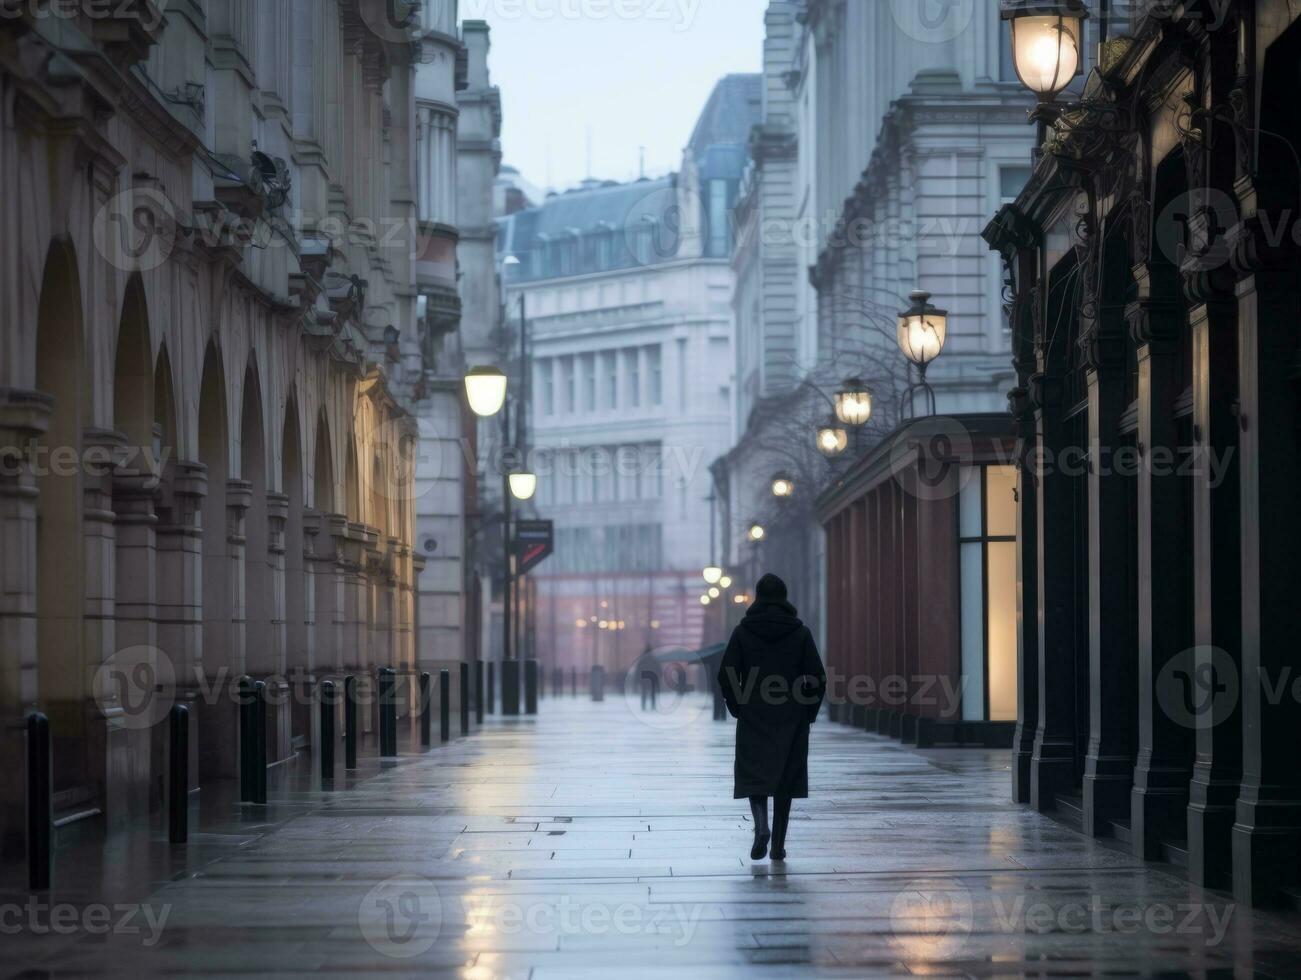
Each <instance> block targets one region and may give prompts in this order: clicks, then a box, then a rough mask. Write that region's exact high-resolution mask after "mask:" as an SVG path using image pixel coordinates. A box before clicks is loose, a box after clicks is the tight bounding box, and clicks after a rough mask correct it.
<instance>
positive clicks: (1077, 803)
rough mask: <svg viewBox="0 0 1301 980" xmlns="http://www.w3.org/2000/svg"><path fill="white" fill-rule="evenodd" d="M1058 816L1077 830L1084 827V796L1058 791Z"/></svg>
mask: <svg viewBox="0 0 1301 980" xmlns="http://www.w3.org/2000/svg"><path fill="white" fill-rule="evenodd" d="M1056 803H1057V817H1058V819H1060V820H1061V821H1062V822H1063V823H1066V824H1069V825H1070V826H1072V827H1074V828H1075V829H1076V830H1083V829H1084V798H1083V797H1082V796H1080V795H1079V794H1078V793H1058V794H1057V796H1056Z"/></svg>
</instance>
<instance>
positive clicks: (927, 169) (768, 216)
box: [715, 0, 1033, 621]
mask: <svg viewBox="0 0 1301 980" xmlns="http://www.w3.org/2000/svg"><path fill="white" fill-rule="evenodd" d="M1007 49H1008V45H1007V44H1006V42H1005V39H1004V37H1003V32H1002V30H1001V27H1000V24H999V20H998V10H997V5H993V4H985V3H953V4H927V3H857V2H854V0H773V2H772V3H771V4H769V7H768V11H767V33H766V39H765V45H764V77H765V84H764V94H765V104H764V119H763V122H762V124H761V125H760V126H759V127H758V128H757V129H756V130H755V132H754V134H753V136H752V138H751V160H752V162H751V165H750V169H749V172H748V174H747V181H746V187H745V193H744V194H743V195H742V201H741V205H740V207H739V209H738V215H737V223H738V226H739V228H740V229H741V232H740V234H739V236H738V237H739V245H738V249H737V252H736V255H735V257H734V263H735V267H736V278H737V290H736V294H735V299H734V307H735V315H736V321H737V348H736V349H737V364H736V371H737V377H736V398H737V425H738V430H737V433H736V438H735V445H734V448H733V449H732V451H731V452H730V453H729V454H728V456H727V457H726V458H725V459H723V460H721V461H720V462H719V464H718V465H717V466H716V467H715V472H716V474H717V478H718V480H719V482H720V485H724V493H723V497H724V499H725V500H726V504H727V507H728V520H727V524H726V529H727V534H728V535H729V551H728V556H729V561H731V562H733V563H734V564H735V565H736V566H737V567H750V566H754V567H756V568H757V567H758V565H759V564H762V565H763V566H764V567H771V568H773V569H774V570H779V572H780V573H782V574H785V575H787V576H789V577H790V578H791V579H792V580H793V584H795V586H796V589H797V591H798V592H799V593H800V594H801V595H802V596H803V597H804V604H805V606H806V607H807V609H808V613H809V616H810V619H811V620H813V621H820V618H821V617H819V616H818V606H819V605H820V603H821V602H822V601H823V599H822V596H823V592H824V590H823V588H822V584H823V583H822V581H821V579H822V575H823V571H822V570H823V569H824V568H825V551H824V545H823V540H822V534H821V529H820V526H819V522H818V520H817V517H816V512H817V507H816V505H815V504H814V500H815V498H816V497H817V495H818V493H819V492H820V491H821V490H822V489H824V488H826V487H828V486H830V485H833V484H834V483H835V481H836V480H837V479H839V477H840V476H841V475H843V472H844V470H845V468H846V467H847V466H849V465H852V461H853V460H854V459H857V458H861V456H862V454H863V453H865V452H867V451H868V450H870V449H871V447H872V446H873V445H875V444H876V443H878V442H879V441H880V440H881V439H882V438H884V437H885V436H886V435H887V434H888V433H890V432H891V431H892V430H893V429H894V428H895V427H896V425H897V424H898V423H899V422H900V421H901V419H903V418H904V417H906V416H907V415H909V414H911V411H910V409H909V408H908V406H907V404H906V403H905V395H906V393H907V391H908V389H909V385H910V383H911V382H912V381H914V380H916V377H915V374H910V371H909V365H908V363H907V362H906V361H905V359H904V358H903V356H902V354H901V353H900V351H899V349H898V346H897V344H896V340H895V323H896V317H897V314H898V313H899V311H901V310H903V309H905V308H906V307H907V306H908V305H909V299H908V297H909V294H910V293H911V292H912V291H913V290H916V289H924V290H927V291H929V292H930V293H932V294H933V300H932V301H933V302H934V303H935V304H936V305H937V306H940V307H942V308H944V309H947V310H948V311H949V313H950V316H949V337H948V343H947V345H946V347H945V349H944V353H943V354H942V355H941V357H940V358H939V360H938V361H936V362H935V363H934V364H933V365H931V367H930V371H929V373H928V376H927V377H928V380H929V381H930V383H931V385H932V387H933V388H934V391H935V396H936V405H935V407H936V410H937V411H938V412H939V413H940V414H944V415H951V414H962V413H987V412H996V411H1003V410H1005V408H1006V401H1005V392H1006V390H1007V388H1008V387H1009V385H1010V384H1011V382H1012V375H1011V372H1010V370H1009V369H1008V363H1007V362H1008V352H1009V350H1010V346H1009V345H1010V333H1009V332H1008V329H1007V321H1006V318H1005V317H1004V315H1003V311H1002V306H1001V288H1002V283H1001V273H1000V270H999V267H998V265H997V263H996V262H993V261H991V260H990V257H989V255H988V254H987V253H986V249H985V247H984V243H983V242H982V241H981V238H980V233H981V231H982V229H983V228H984V225H985V222H986V220H987V217H988V215H989V214H991V213H992V212H993V211H994V210H996V209H997V208H998V206H999V205H1000V204H1001V203H1002V202H1003V200H1005V199H1006V198H1007V197H1008V195H1009V194H1015V192H1016V191H1017V190H1019V189H1020V186H1021V185H1022V184H1023V183H1024V181H1025V180H1026V179H1027V178H1028V176H1029V173H1030V168H1029V164H1028V163H1027V155H1028V153H1029V150H1030V147H1031V144H1032V142H1033V139H1032V134H1031V133H1029V132H1027V130H1026V128H1025V125H1024V121H1025V113H1026V110H1027V109H1028V108H1029V107H1030V105H1031V104H1032V103H1031V100H1030V99H1029V98H1028V97H1027V95H1026V94H1025V93H1024V92H1023V91H1022V89H1021V87H1020V85H1019V83H1018V81H1017V79H1016V75H1015V73H1014V71H1013V70H1012V66H1011V62H1010V58H1009V57H1008V50H1007ZM849 378H858V379H860V380H861V381H863V382H864V383H865V384H866V385H867V387H868V388H869V389H870V390H871V391H872V393H873V396H874V414H873V417H872V419H871V421H870V422H869V423H868V424H867V426H866V427H864V429H863V430H861V431H859V432H857V433H852V432H851V433H850V438H851V442H850V445H849V449H848V451H847V452H846V453H845V454H844V456H842V457H841V458H840V459H838V460H833V461H832V462H831V463H828V461H827V460H825V459H824V458H822V456H821V455H820V454H819V453H818V452H817V450H816V448H815V444H814V437H815V433H816V430H817V428H818V426H819V425H820V424H822V423H824V422H825V421H826V420H827V418H828V416H829V414H830V412H831V407H832V406H831V402H830V399H831V396H832V395H833V394H834V393H835V391H836V390H837V389H838V388H839V387H840V386H841V384H842V382H844V381H845V380H846V379H849ZM918 404H919V407H920V400H919V403H918ZM925 411H926V408H924V407H920V412H921V413H923V414H924V413H925ZM776 472H786V473H788V474H789V475H791V476H793V477H795V479H796V482H797V493H796V495H795V496H794V497H792V498H789V499H786V500H782V501H776V500H774V499H773V498H772V496H771V494H770V492H769V487H770V484H771V478H772V476H773V474H774V473H776ZM756 521H757V522H759V523H761V524H763V525H764V526H765V527H766V528H767V529H768V530H769V532H770V533H769V534H768V535H767V536H766V538H765V540H764V543H763V544H762V545H760V546H758V547H755V546H753V545H752V544H751V542H749V541H748V540H747V539H746V536H745V533H744V532H745V529H746V528H747V527H749V526H750V525H751V524H752V523H754V522H756Z"/></svg>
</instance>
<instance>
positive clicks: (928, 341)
mask: <svg viewBox="0 0 1301 980" xmlns="http://www.w3.org/2000/svg"><path fill="white" fill-rule="evenodd" d="M908 299H909V300H910V301H911V305H910V306H909V307H908V309H906V310H904V311H903V312H902V313H900V314H899V349H900V350H901V351H903V355H904V357H906V358H908V360H909V362H910V363H911V364H912V365H913V366H915V367H916V368H917V374H918V377H919V379H920V380H919V381H918V382H917V384H910V385H909V386H908V391H907V393H906V395H905V399H906V401H907V402H908V406H909V408H910V409H912V408H913V399H914V397H915V396H916V391H917V389H918V388H920V389H922V391H924V392H925V393H926V395H927V400H928V402H929V403H930V410H931V413H932V414H934V412H935V393H934V392H933V391H932V390H931V387H930V385H929V384H927V383H926V368H927V367H928V366H929V365H930V363H931V361H933V360H935V358H937V357H939V356H940V351H942V350H944V341H945V339H946V338H947V336H948V331H949V314H948V312H947V311H946V310H941V309H940V308H939V307H938V306H934V305H933V304H932V303H931V301H930V300H931V294H930V293H928V292H926V290H924V289H918V290H915V291H914V292H911V293H909V294H908ZM914 414H915V413H914Z"/></svg>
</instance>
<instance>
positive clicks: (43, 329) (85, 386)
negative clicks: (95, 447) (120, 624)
mask: <svg viewBox="0 0 1301 980" xmlns="http://www.w3.org/2000/svg"><path fill="white" fill-rule="evenodd" d="M36 386H37V388H39V389H40V390H41V391H42V392H44V393H45V394H47V395H50V396H51V397H52V398H53V400H54V404H53V410H52V413H51V415H50V419H49V428H48V430H47V431H46V433H45V435H44V436H43V437H42V438H41V439H40V442H39V456H38V459H37V461H36V463H37V465H36V473H37V480H36V485H37V490H38V494H39V496H38V500H37V505H36V641H37V648H36V666H37V684H38V692H39V698H40V703H41V705H42V706H43V707H44V709H45V711H46V713H47V714H48V715H49V719H50V731H51V735H52V740H53V752H54V792H55V810H56V813H68V812H72V811H75V810H77V809H83V808H86V807H87V806H88V804H91V803H92V802H93V801H94V799H95V796H96V792H97V791H96V789H95V784H96V783H97V782H98V780H99V778H101V777H102V771H100V769H101V768H102V767H97V766H96V765H95V764H94V763H93V761H92V760H91V758H90V739H89V736H90V729H89V726H90V723H91V718H92V716H93V714H97V712H96V709H95V706H94V705H93V704H92V703H91V701H90V699H89V697H88V689H87V683H88V679H89V671H90V664H89V663H88V662H87V656H86V649H85V630H84V622H83V613H84V607H83V603H84V601H85V594H86V589H85V576H86V570H85V551H84V548H85V543H84V537H83V528H82V524H83V512H82V511H83V507H82V496H83V488H84V473H83V467H82V465H81V461H82V433H83V431H84V429H85V427H86V425H87V423H88V422H89V420H90V390H91V389H90V379H89V377H88V374H87V369H86V361H85V353H84V345H83V336H82V311H81V282H80V277H79V275H78V271H77V258H76V255H75V254H74V253H73V251H72V248H71V246H69V245H67V244H65V243H62V242H55V243H54V244H53V245H52V246H51V247H50V250H49V253H48V254H47V256H46V259H45V274H44V278H43V280H42V282H41V295H40V305H39V307H38V313H37V330H36Z"/></svg>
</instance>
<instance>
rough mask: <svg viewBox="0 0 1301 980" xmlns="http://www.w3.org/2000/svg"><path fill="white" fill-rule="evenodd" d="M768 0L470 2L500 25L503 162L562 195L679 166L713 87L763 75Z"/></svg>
mask: <svg viewBox="0 0 1301 980" xmlns="http://www.w3.org/2000/svg"><path fill="white" fill-rule="evenodd" d="M766 7H767V2H766V0H460V16H461V17H462V19H464V20H486V21H487V22H488V23H489V24H490V25H491V26H492V50H491V53H490V54H489V62H488V66H489V69H490V70H491V72H492V79H493V83H494V84H496V85H498V86H500V87H501V95H502V110H503V117H504V120H503V125H502V149H503V153H504V162H505V163H507V164H510V165H512V166H515V167H518V168H519V169H520V171H521V172H522V173H523V175H524V178H525V179H526V180H529V181H531V182H532V183H533V184H534V185H536V186H538V187H540V188H542V189H544V190H545V189H547V188H548V186H550V187H553V188H555V189H557V190H564V189H565V188H568V187H572V186H573V185H575V184H577V183H578V182H579V181H581V180H582V179H583V178H585V177H586V176H587V175H588V169H587V154H588V151H587V145H588V136H589V133H590V136H591V148H592V149H591V159H592V168H591V172H592V176H594V177H596V178H598V179H606V180H631V179H633V178H635V177H636V176H637V173H638V155H639V150H638V148H639V147H641V146H645V147H646V172H647V174H648V175H649V176H652V177H653V176H657V175H661V174H664V173H667V172H668V171H670V170H677V169H678V168H679V166H680V163H681V154H682V148H683V147H684V146H685V145H686V143H687V140H688V139H690V137H691V129H692V127H693V126H694V125H695V122H696V118H697V116H699V114H700V111H701V110H702V109H703V108H704V105H705V101H706V100H707V99H708V98H709V93H710V91H711V90H712V89H713V87H714V83H715V82H717V81H718V79H720V78H722V77H723V76H724V75H726V74H729V73H731V72H757V71H759V70H760V67H761V62H762V58H763V35H764V25H763V12H764V10H765V9H766Z"/></svg>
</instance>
